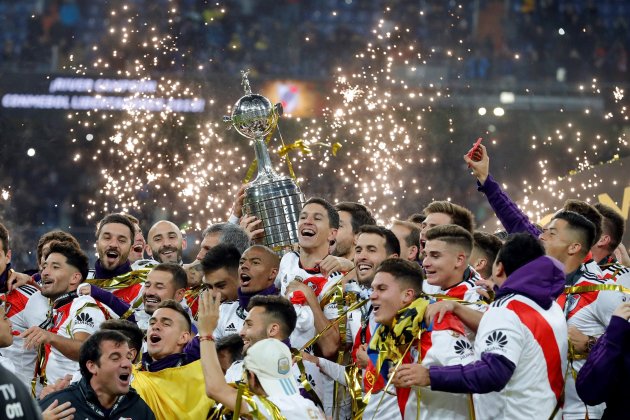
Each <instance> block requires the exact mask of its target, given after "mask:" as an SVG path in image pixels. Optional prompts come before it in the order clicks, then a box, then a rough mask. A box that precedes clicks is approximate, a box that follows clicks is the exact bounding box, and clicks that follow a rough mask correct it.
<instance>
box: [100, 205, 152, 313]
mask: <svg viewBox="0 0 630 420" xmlns="http://www.w3.org/2000/svg"><path fill="white" fill-rule="evenodd" d="M135 234H136V228H135V227H134V225H133V223H132V222H131V220H130V219H129V217H128V216H127V215H124V214H122V213H112V214H109V215H107V216H105V217H104V218H103V219H102V220H101V221H99V222H98V224H97V230H96V251H97V253H98V260H97V261H96V264H95V266H94V270H93V271H90V273H89V275H88V279H89V280H88V283H90V284H92V285H94V286H97V288H92V289H93V290H92V291H91V293H92V294H93V295H94V297H95V298H96V299H98V300H105V299H110V298H109V297H107V298H106V297H105V295H103V294H102V293H101V292H102V291H101V290H98V288H101V289H105V290H107V291H109V292H111V293H113V294H114V296H116V297H117V298H118V299H120V300H122V301H123V302H124V303H125V304H128V305H130V306H131V307H133V308H136V307H137V306H138V305H139V304H140V299H141V293H142V283H143V282H144V279H145V278H146V274H147V272H148V269H147V264H146V263H147V262H150V261H148V260H139V261H137V262H136V264H134V266H132V265H131V261H130V260H129V254H130V252H131V246H132V245H133V242H134V237H135ZM149 265H150V264H149ZM132 271H133V272H134V273H135V275H129V276H125V277H120V276H124V275H125V274H128V273H130V272H132ZM116 277H119V279H117V280H116V281H115V282H114V283H115V286H112V279H113V278H116ZM119 315H121V314H119Z"/></svg>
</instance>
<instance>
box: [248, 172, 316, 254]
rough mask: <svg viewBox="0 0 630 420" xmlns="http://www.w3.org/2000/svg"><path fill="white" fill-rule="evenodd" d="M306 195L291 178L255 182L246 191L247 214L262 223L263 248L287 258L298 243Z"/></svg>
mask: <svg viewBox="0 0 630 420" xmlns="http://www.w3.org/2000/svg"><path fill="white" fill-rule="evenodd" d="M303 205H304V194H302V191H300V188H299V187H298V186H297V185H296V184H295V182H293V180H292V179H291V178H279V179H276V180H273V181H270V182H258V183H257V182H254V183H252V185H250V186H249V187H248V188H246V189H245V200H244V201H243V211H244V212H245V213H246V214H250V215H254V216H256V217H257V218H258V219H260V220H262V223H263V227H264V230H265V233H264V237H263V244H264V245H265V246H267V247H269V248H271V249H272V250H274V252H277V253H279V254H284V253H286V252H288V251H290V250H292V248H293V246H294V245H296V244H297V243H298V227H297V225H298V220H299V218H300V212H301V211H302V206H303Z"/></svg>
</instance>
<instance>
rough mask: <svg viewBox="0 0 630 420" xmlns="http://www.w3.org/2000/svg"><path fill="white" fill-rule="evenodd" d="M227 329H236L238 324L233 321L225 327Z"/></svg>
mask: <svg viewBox="0 0 630 420" xmlns="http://www.w3.org/2000/svg"><path fill="white" fill-rule="evenodd" d="M225 331H236V326H235V325H234V323H233V322H232V323H231V324H230V325H228V326H227V327H225Z"/></svg>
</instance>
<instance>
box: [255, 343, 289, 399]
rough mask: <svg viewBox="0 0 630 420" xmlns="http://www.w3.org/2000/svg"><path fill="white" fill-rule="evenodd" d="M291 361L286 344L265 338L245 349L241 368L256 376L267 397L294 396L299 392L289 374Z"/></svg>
mask: <svg viewBox="0 0 630 420" xmlns="http://www.w3.org/2000/svg"><path fill="white" fill-rule="evenodd" d="M291 361H292V356H291V351H290V350H289V347H288V346H287V345H286V344H284V343H283V342H282V341H280V340H277V339H275V338H266V339H264V340H260V341H258V342H256V343H255V344H254V345H252V346H251V347H250V348H249V349H247V355H246V356H245V360H244V366H243V368H244V369H247V370H248V371H250V372H252V373H254V374H256V377H257V378H258V380H259V381H260V384H261V385H262V387H263V389H264V390H265V392H266V393H267V395H269V396H274V395H294V394H298V393H299V391H298V389H297V383H296V381H295V378H294V377H293V374H292V373H291Z"/></svg>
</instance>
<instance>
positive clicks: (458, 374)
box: [429, 256, 565, 394]
mask: <svg viewBox="0 0 630 420" xmlns="http://www.w3.org/2000/svg"><path fill="white" fill-rule="evenodd" d="M564 280H565V279H564V271H563V267H562V264H561V263H560V262H559V261H557V260H555V259H554V258H551V257H547V256H542V257H538V258H536V259H535V260H533V261H530V262H529V263H527V264H525V265H524V266H522V267H521V268H519V269H518V270H516V271H514V272H513V273H512V274H511V275H510V276H509V277H508V278H507V279H506V280H505V283H503V285H502V286H501V287H500V288H499V292H498V293H497V296H496V298H497V299H498V298H500V297H501V296H507V295H510V294H520V295H523V296H527V297H528V298H530V299H532V300H533V301H534V302H536V303H537V304H538V305H540V306H541V307H542V308H544V309H549V308H550V307H551V305H552V303H553V301H554V300H556V298H557V297H558V296H559V295H560V293H562V291H563V290H564ZM488 310H489V311H491V310H492V307H490V308H489V309H488ZM515 369H516V365H514V363H512V362H511V361H510V360H509V359H508V358H507V357H504V356H502V355H500V354H495V353H483V354H482V355H481V360H479V361H476V362H474V363H471V364H469V365H465V366H463V365H455V366H431V368H430V369H429V377H430V379H431V389H432V390H434V391H445V392H457V393H474V394H486V393H488V392H498V391H500V390H502V389H503V388H505V386H506V385H507V383H508V382H509V381H510V378H512V375H513V374H514V370H515Z"/></svg>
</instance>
